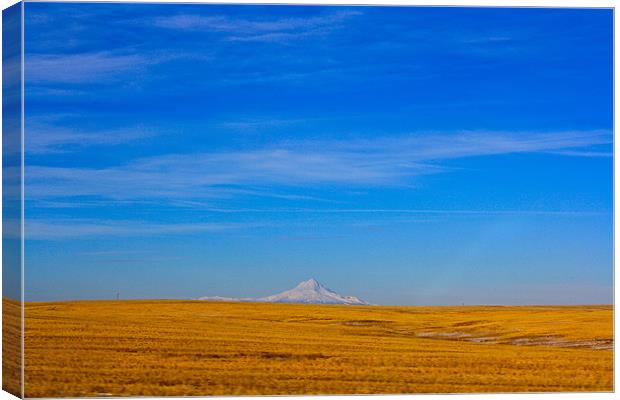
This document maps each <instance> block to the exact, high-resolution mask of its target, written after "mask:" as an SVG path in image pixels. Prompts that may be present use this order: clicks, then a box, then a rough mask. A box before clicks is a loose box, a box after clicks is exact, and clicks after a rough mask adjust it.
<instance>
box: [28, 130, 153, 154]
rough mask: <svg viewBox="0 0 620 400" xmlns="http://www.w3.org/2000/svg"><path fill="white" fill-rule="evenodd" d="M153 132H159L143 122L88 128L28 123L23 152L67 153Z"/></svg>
mask: <svg viewBox="0 0 620 400" xmlns="http://www.w3.org/2000/svg"><path fill="white" fill-rule="evenodd" d="M156 135H158V132H157V131H155V130H154V129H150V128H146V127H142V126H137V127H131V128H122V129H109V130H95V131H87V130H79V129H71V128H65V127H58V126H54V125H48V124H39V123H29V124H28V126H27V135H26V136H25V141H26V144H25V148H26V152H27V153H28V154H31V155H35V154H53V153H66V152H70V151H73V150H77V149H80V148H83V147H90V146H114V145H120V144H126V143H130V142H135V141H139V140H142V139H147V138H150V137H153V136H156Z"/></svg>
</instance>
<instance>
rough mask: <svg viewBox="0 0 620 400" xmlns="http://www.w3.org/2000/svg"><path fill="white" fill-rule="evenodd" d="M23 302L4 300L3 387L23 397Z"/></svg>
mask: <svg viewBox="0 0 620 400" xmlns="http://www.w3.org/2000/svg"><path fill="white" fill-rule="evenodd" d="M21 318H22V310H21V303H20V302H19V301H15V300H9V299H3V300H2V389H3V390H5V391H7V392H9V393H12V394H14V395H15V396H18V397H21V391H22V389H21V387H22V381H21V375H22V357H21V352H22V342H21V335H20V333H21V329H22V327H21V325H22V322H21Z"/></svg>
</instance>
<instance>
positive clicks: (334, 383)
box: [25, 301, 613, 397]
mask: <svg viewBox="0 0 620 400" xmlns="http://www.w3.org/2000/svg"><path fill="white" fill-rule="evenodd" d="M25 330H26V332H25V351H26V356H25V395H26V396H27V397H43V396H45V397H55V396H109V395H115V396H128V395H252V394H271V395H273V394H342V393H351V394H353V393H357V394H363V393H422V392H424V393H429V392H430V393H445V392H527V391H537V392H539V391H541V392H542V391H611V390H613V351H612V346H613V310H612V307H611V306H574V307H573V306H558V307H551V306H549V307H547V306H538V307H529V306H528V307H482V306H480V307H478V306H475V307H474V306H472V307H470V306H463V307H388V306H328V305H293V304H268V303H218V302H200V301H83V302H59V303H27V304H26V306H25Z"/></svg>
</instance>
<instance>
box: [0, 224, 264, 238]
mask: <svg viewBox="0 0 620 400" xmlns="http://www.w3.org/2000/svg"><path fill="white" fill-rule="evenodd" d="M255 226H256V224H247V223H232V222H230V223H216V222H213V223H212V222H188V223H153V222H147V221H131V220H120V221H115V220H92V219H89V220H86V219H85V220H74V219H65V220H63V219H58V220H51V219H45V220H36V219H28V220H26V222H25V226H24V236H25V238H26V239H29V240H57V239H67V238H77V237H99V236H159V235H175V234H193V233H204V232H223V231H228V230H234V229H241V228H248V227H255ZM6 234H7V235H10V232H7V233H6Z"/></svg>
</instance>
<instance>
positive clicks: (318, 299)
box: [199, 278, 368, 304]
mask: <svg viewBox="0 0 620 400" xmlns="http://www.w3.org/2000/svg"><path fill="white" fill-rule="evenodd" d="M199 300H215V301H256V302H268V303H306V304H368V303H366V302H365V301H363V300H360V299H358V298H357V297H355V296H342V295H339V294H338V293H336V292H334V291H333V290H331V289H329V288H327V287H325V286H323V285H322V284H320V283H319V281H317V280H316V279H314V278H310V279H308V280H307V281H303V282H301V283H299V284H298V285H297V286H295V287H294V288H293V289H291V290H287V291H285V292H282V293H278V294H274V295H272V296H267V297H259V298H242V299H234V298H227V297H217V296H216V297H201V298H200V299H199Z"/></svg>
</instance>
